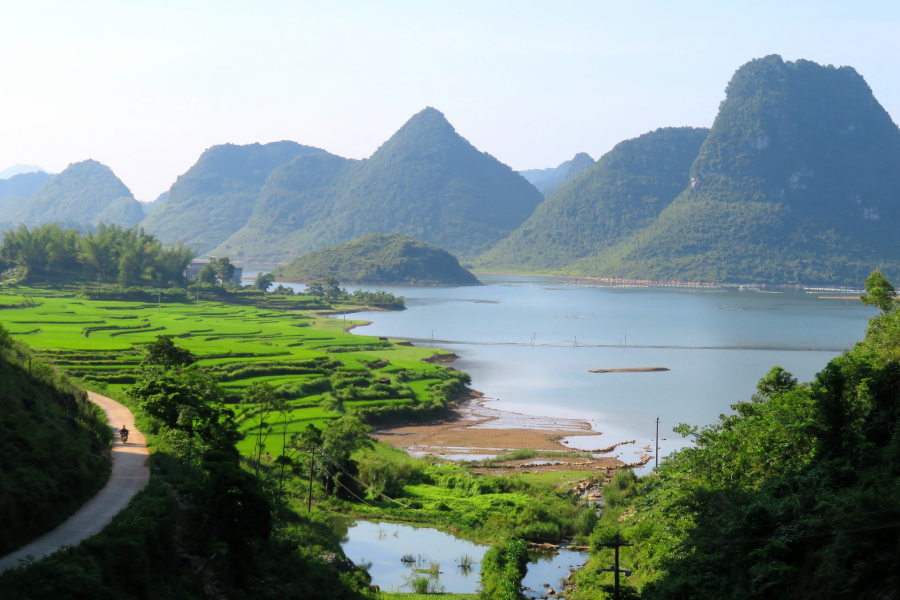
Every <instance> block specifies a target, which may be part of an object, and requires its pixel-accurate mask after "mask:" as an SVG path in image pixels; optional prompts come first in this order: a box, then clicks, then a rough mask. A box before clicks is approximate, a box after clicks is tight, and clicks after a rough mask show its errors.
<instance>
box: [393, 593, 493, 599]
mask: <svg viewBox="0 0 900 600" xmlns="http://www.w3.org/2000/svg"><path fill="white" fill-rule="evenodd" d="M376 598H378V600H434V598H444V599H445V600H475V599H476V598H478V594H449V593H444V594H416V593H409V594H404V593H390V592H379V593H378V596H376Z"/></svg>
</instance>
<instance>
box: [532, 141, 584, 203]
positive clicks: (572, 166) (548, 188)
mask: <svg viewBox="0 0 900 600" xmlns="http://www.w3.org/2000/svg"><path fill="white" fill-rule="evenodd" d="M594 162H595V161H594V159H593V158H591V155H590V154H588V153H587V152H579V153H578V154H576V155H575V156H574V157H573V158H572V160H571V161H569V166H568V167H566V169H565V170H563V171H561V172H560V173H559V175H558V176H557V177H556V178H554V179H553V180H552V181H546V180H545V181H544V182H542V183H544V185H537V186H535V187H537V189H539V190H540V191H541V193H542V194H543V195H544V198H549V197H550V196H552V195H553V194H554V193H555V192H556V190H558V189H560V188H562V187H563V186H564V185H566V184H567V183H569V182H570V181H572V180H573V179H576V178H577V177H578V176H579V175H581V174H582V173H584V172H585V171H587V170H588V169H590V168H591V167H593V166H594Z"/></svg>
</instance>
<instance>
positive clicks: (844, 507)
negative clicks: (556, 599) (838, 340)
mask: <svg viewBox="0 0 900 600" xmlns="http://www.w3.org/2000/svg"><path fill="white" fill-rule="evenodd" d="M898 346H900V315H898V314H897V313H896V311H894V312H892V313H888V314H883V315H882V316H880V317H878V318H874V319H872V321H871V323H870V326H869V331H868V333H867V335H866V339H865V340H864V341H863V342H860V343H859V344H857V345H856V347H854V348H853V349H852V350H850V351H848V352H847V353H845V354H844V355H842V356H840V357H838V358H836V359H834V360H833V361H831V362H830V363H829V364H828V366H827V367H826V368H825V369H824V370H823V371H822V372H821V373H819V374H818V375H817V376H816V378H815V380H814V381H812V382H811V383H809V384H802V385H801V384H798V383H797V382H796V380H795V379H794V378H793V377H792V376H791V375H790V374H789V373H787V372H785V371H784V370H783V369H781V368H778V367H776V368H773V369H772V370H771V371H770V372H769V374H768V375H767V376H766V377H764V378H763V379H761V380H760V382H759V385H758V390H757V393H756V394H754V396H753V398H752V401H751V402H744V403H738V404H735V405H734V406H733V408H734V410H735V414H733V415H728V416H724V415H723V416H722V417H721V418H720V420H719V422H718V423H717V424H714V425H710V426H707V427H703V428H696V427H688V426H686V425H682V426H680V427H678V428H677V429H676V431H679V432H681V433H682V434H683V435H689V436H693V438H694V442H695V443H694V445H693V446H690V447H687V448H684V449H682V450H680V451H678V452H676V453H673V454H672V455H670V456H668V457H667V458H666V460H665V461H663V462H662V463H661V464H660V467H659V471H658V473H657V474H654V475H649V476H646V477H643V478H640V479H636V478H634V477H633V476H625V475H621V474H620V475H617V476H616V478H615V479H614V480H613V482H612V483H611V484H610V485H608V486H606V487H605V488H604V497H605V499H606V509H605V510H604V515H603V519H604V520H603V523H604V524H607V525H604V526H608V524H611V523H614V524H616V525H619V524H620V523H621V525H622V526H623V527H624V528H625V533H626V534H627V535H628V536H629V537H631V538H632V539H634V540H635V541H636V543H637V545H636V547H635V549H634V551H633V553H631V551H629V552H630V553H629V554H627V555H626V560H627V564H626V567H628V566H629V565H630V566H633V567H637V571H636V574H637V576H638V577H639V581H641V582H642V583H643V585H644V587H643V591H642V595H641V597H642V598H645V599H655V598H666V599H667V600H668V599H679V598H695V599H703V598H721V597H736V598H755V597H765V598H772V599H779V598H809V597H815V598H823V599H826V600H827V599H829V598H842V597H858V598H870V597H871V598H876V597H884V596H890V595H891V594H893V593H894V592H895V591H896V589H897V580H896V577H895V575H894V574H895V573H896V572H897V567H898V563H897V557H896V553H895V549H896V548H897V546H898V544H900V530H898V529H897V527H896V523H897V518H898V516H900V501H898V498H900V354H898ZM592 560H594V559H592ZM604 560H607V559H604ZM578 579H579V581H578V587H579V589H580V590H585V591H587V590H589V589H595V588H596V586H597V585H598V578H596V577H595V576H593V575H591V574H590V565H589V567H588V569H585V572H584V573H582V574H579V576H578ZM592 586H593V587H592Z"/></svg>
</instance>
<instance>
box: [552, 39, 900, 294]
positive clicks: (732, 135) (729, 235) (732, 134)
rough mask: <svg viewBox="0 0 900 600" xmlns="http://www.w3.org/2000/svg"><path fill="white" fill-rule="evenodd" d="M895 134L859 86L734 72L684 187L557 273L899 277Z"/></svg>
mask: <svg viewBox="0 0 900 600" xmlns="http://www.w3.org/2000/svg"><path fill="white" fill-rule="evenodd" d="M898 164H900V129H898V128H897V125H896V124H895V123H894V122H893V121H892V120H891V117H890V115H888V113H887V111H885V110H884V108H883V107H882V106H881V105H880V104H879V103H878V101H877V100H876V99H875V97H874V96H873V94H872V90H871V89H870V88H869V86H868V85H867V84H866V82H865V80H864V79H863V78H862V76H860V75H859V74H858V73H857V72H856V71H855V70H854V69H852V68H850V67H841V68H835V67H832V66H827V67H825V66H821V65H818V64H816V63H813V62H810V61H805V60H798V61H796V62H785V61H783V60H782V59H781V57H779V56H768V57H765V58H762V59H757V60H753V61H751V62H749V63H747V64H746V65H744V66H743V67H741V68H740V69H738V71H737V72H736V73H735V75H734V77H733V78H732V80H731V82H730V83H729V85H728V89H727V90H726V99H725V101H724V102H723V103H722V105H721V106H720V109H719V114H718V115H717V117H716V120H715V123H714V124H713V127H712V129H711V131H710V134H709V137H708V138H707V139H706V141H705V142H704V143H703V146H702V148H701V149H700V153H699V156H698V157H697V159H696V161H695V162H694V164H693V166H692V167H691V183H690V186H689V187H688V188H687V189H686V191H684V193H682V194H681V195H680V196H679V197H678V198H677V199H676V200H675V201H673V202H672V203H671V204H670V205H669V206H668V208H666V209H665V210H664V211H662V213H660V215H659V217H658V218H657V219H656V221H654V222H653V223H652V224H650V225H649V226H648V227H646V228H645V229H643V230H641V231H639V232H637V233H635V234H634V235H633V236H631V237H629V238H627V239H625V240H623V241H622V242H620V243H619V244H618V245H616V246H614V247H611V248H608V249H606V250H603V251H601V252H600V253H599V254H597V255H596V256H594V257H590V258H587V259H585V260H583V261H581V262H578V263H576V264H574V265H569V266H568V267H566V270H567V271H569V272H571V273H573V274H593V275H601V276H607V277H629V278H639V279H657V280H665V279H669V280H670V279H681V280H702V281H757V282H771V283H791V284H793V283H807V284H809V283H830V284H835V283H837V284H847V285H859V284H860V283H861V282H862V281H863V280H864V279H865V277H866V275H867V274H868V273H869V272H870V271H871V270H872V269H874V268H878V267H880V268H882V269H884V270H885V272H887V273H888V274H890V275H891V276H896V275H897V274H900V247H898V245H897V244H896V243H894V238H895V237H896V229H897V226H898V224H900V203H898V202H897V197H898V195H900V169H898V168H897V165H898Z"/></svg>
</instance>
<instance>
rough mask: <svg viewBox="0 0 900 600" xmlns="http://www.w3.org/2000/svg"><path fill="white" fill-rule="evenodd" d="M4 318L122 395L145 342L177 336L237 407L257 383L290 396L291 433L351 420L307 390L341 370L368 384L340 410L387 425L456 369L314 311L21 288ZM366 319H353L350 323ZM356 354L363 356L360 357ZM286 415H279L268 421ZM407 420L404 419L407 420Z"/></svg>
mask: <svg viewBox="0 0 900 600" xmlns="http://www.w3.org/2000/svg"><path fill="white" fill-rule="evenodd" d="M298 306H300V304H298ZM0 322H2V323H3V324H4V326H5V327H6V328H7V329H8V330H9V331H10V333H11V334H12V335H13V337H14V338H18V339H22V340H23V341H26V342H27V343H28V344H29V345H30V346H31V347H32V348H33V349H34V351H35V352H36V354H37V355H38V356H39V357H40V359H41V360H43V361H45V362H47V363H49V364H53V365H56V366H58V367H59V368H61V369H63V370H65V371H66V372H68V373H69V374H70V375H71V376H73V377H77V378H82V379H84V380H85V382H86V384H87V385H88V386H89V387H91V388H93V389H96V390H97V391H100V392H103V391H107V392H109V393H113V394H116V393H121V392H123V391H125V390H126V389H127V388H128V386H129V385H130V384H131V383H133V381H134V378H135V376H136V374H137V370H138V369H139V368H140V362H141V360H142V358H143V352H142V345H143V344H146V343H148V342H151V341H153V340H154V339H155V338H156V336H157V335H172V336H175V339H176V343H177V344H178V345H180V346H183V347H185V348H187V349H188V350H190V351H191V352H193V353H194V354H195V355H196V356H197V358H198V363H199V365H200V366H202V367H204V368H207V369H209V370H211V371H212V372H213V373H215V374H216V375H218V376H219V378H220V380H221V382H222V387H223V388H224V389H225V390H226V391H227V393H228V394H229V395H230V399H229V401H231V402H238V401H239V400H240V399H241V397H242V395H243V393H244V390H245V389H246V388H247V387H249V386H250V385H251V384H253V383H262V382H264V383H268V384H270V385H272V386H273V387H275V388H276V390H278V391H279V392H280V393H282V394H284V397H285V398H288V399H289V400H290V401H291V405H292V408H291V411H290V413H289V414H288V416H287V418H288V421H289V425H288V433H289V434H291V433H294V432H297V431H300V430H301V429H303V428H305V427H306V426H307V425H308V424H309V423H312V424H314V425H316V426H317V427H323V426H325V425H326V424H327V422H328V421H330V420H332V419H335V418H338V417H340V416H341V414H342V413H341V412H335V411H329V410H327V409H326V408H325V406H324V404H326V402H325V400H326V399H325V398H324V397H323V393H324V392H325V391H327V390H323V389H306V388H304V387H303V385H304V384H309V383H310V382H315V381H316V380H322V379H329V378H333V377H335V376H336V374H338V373H342V372H343V373H346V372H352V373H360V374H361V375H363V376H365V377H366V378H367V381H366V382H363V383H361V384H359V386H357V389H355V390H350V391H349V393H348V390H342V393H343V396H344V397H346V402H343V403H339V407H343V410H346V411H347V412H356V411H359V410H363V411H364V412H363V413H360V414H361V415H363V417H364V418H365V414H375V413H373V412H372V411H373V410H377V411H378V412H377V416H378V417H379V418H380V419H383V418H385V415H387V417H388V418H389V417H390V414H391V412H390V411H391V410H394V409H397V408H401V407H407V408H408V407H412V406H420V405H424V404H427V403H431V402H432V401H433V400H435V392H434V390H432V389H431V388H432V386H434V385H435V384H439V383H441V382H442V381H443V380H444V379H446V377H447V373H448V371H446V369H443V367H439V366H436V365H432V364H430V363H426V362H423V360H422V359H424V358H428V357H430V356H432V355H434V354H435V353H436V351H435V350H433V349H427V348H415V347H411V346H399V345H396V344H395V343H394V342H387V341H384V340H379V339H378V338H374V337H368V336H363V335H354V334H350V333H346V332H345V331H344V327H345V324H344V321H343V319H329V318H324V317H321V316H319V315H317V314H315V313H314V312H313V311H304V310H272V309H271V308H261V309H257V308H255V307H253V306H242V305H228V304H223V303H221V302H215V301H201V303H200V304H199V305H198V304H194V303H187V304H185V303H167V304H164V305H163V306H162V307H158V306H157V305H154V304H148V303H145V302H125V301H121V302H119V301H109V300H87V299H76V298H73V297H72V295H71V294H62V293H58V292H55V291H53V290H44V289H36V288H27V287H18V288H15V289H14V290H8V291H7V290H4V291H0ZM359 323H361V321H353V320H351V319H347V323H346V325H347V326H350V325H355V324H359ZM356 348H359V351H354V349H356ZM437 352H438V353H441V352H443V351H437ZM373 365H374V366H373ZM401 374H402V375H403V379H404V380H408V382H409V383H408V384H406V383H402V382H400V381H399V380H392V383H391V384H390V386H389V388H390V389H392V390H395V391H396V392H397V393H396V394H394V393H392V392H389V391H386V390H385V389H382V390H380V391H372V387H373V386H374V385H375V384H376V383H377V382H378V380H379V378H387V377H394V378H395V379H396V377H397V376H399V375H401ZM329 385H330V383H326V384H325V386H326V387H328V386H329ZM320 387H321V386H320ZM404 390H405V391H404ZM410 390H411V391H410ZM329 406H331V407H334V406H335V405H334V403H333V402H332V403H331V404H329ZM365 411H368V413H366V412H365ZM385 411H387V412H385ZM281 417H282V415H281V414H275V415H272V418H271V419H270V423H269V425H272V424H274V423H276V422H278V421H279V420H280V419H281ZM408 418H409V415H408V413H404V420H405V419H408ZM242 427H243V431H244V432H245V433H252V431H251V423H250V421H249V420H248V421H244V423H243V425H242ZM279 431H280V430H279ZM276 438H277V439H276ZM253 443H254V442H253V440H252V439H251V438H250V437H249V436H248V438H247V439H245V440H243V441H242V442H241V443H240V444H239V448H240V449H241V451H242V452H247V453H248V452H249V451H250V449H251V448H252V446H253ZM266 450H267V451H268V452H269V453H271V454H272V455H273V456H277V455H278V454H280V452H281V438H280V436H276V435H275V432H274V431H273V432H272V433H270V435H269V437H268V439H267V441H266Z"/></svg>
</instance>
